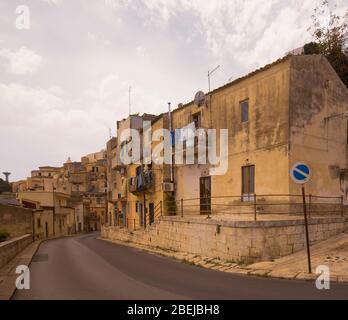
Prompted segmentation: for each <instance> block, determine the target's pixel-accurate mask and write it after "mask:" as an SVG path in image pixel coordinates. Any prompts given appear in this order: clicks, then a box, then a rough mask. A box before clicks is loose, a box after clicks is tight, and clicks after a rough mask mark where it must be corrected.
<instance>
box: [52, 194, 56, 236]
mask: <svg viewBox="0 0 348 320" xmlns="http://www.w3.org/2000/svg"><path fill="white" fill-rule="evenodd" d="M55 189H56V188H55V187H53V192H52V195H53V236H54V237H55V236H56V203H55V195H54V191H55Z"/></svg>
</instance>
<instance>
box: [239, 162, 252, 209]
mask: <svg viewBox="0 0 348 320" xmlns="http://www.w3.org/2000/svg"><path fill="white" fill-rule="evenodd" d="M254 195H255V166H254V165H252V166H245V167H242V201H243V202H251V201H254V198H255V196H254Z"/></svg>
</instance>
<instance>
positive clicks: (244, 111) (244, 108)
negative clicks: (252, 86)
mask: <svg viewBox="0 0 348 320" xmlns="http://www.w3.org/2000/svg"><path fill="white" fill-rule="evenodd" d="M240 110H241V117H242V123H245V122H248V121H249V100H245V101H242V102H241V103H240Z"/></svg>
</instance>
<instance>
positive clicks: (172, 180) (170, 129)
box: [168, 102, 175, 182]
mask: <svg viewBox="0 0 348 320" xmlns="http://www.w3.org/2000/svg"><path fill="white" fill-rule="evenodd" d="M168 122H169V132H170V135H171V137H172V128H173V125H172V110H171V103H170V102H168ZM174 136H175V135H174ZM171 147H172V155H171V157H172V161H171V164H170V182H174V164H173V163H174V161H173V159H174V156H173V146H171Z"/></svg>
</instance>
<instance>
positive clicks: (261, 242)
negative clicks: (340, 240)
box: [102, 217, 348, 263]
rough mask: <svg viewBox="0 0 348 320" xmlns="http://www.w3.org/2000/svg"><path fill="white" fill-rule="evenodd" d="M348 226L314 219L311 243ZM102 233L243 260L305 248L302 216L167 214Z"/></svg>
mask: <svg viewBox="0 0 348 320" xmlns="http://www.w3.org/2000/svg"><path fill="white" fill-rule="evenodd" d="M347 230H348V218H344V217H332V218H314V219H311V221H310V226H309V232H310V240H311V244H313V243H316V242H319V241H323V240H326V239H328V238H330V237H332V236H335V235H337V234H340V233H342V232H345V231H347ZM102 237H104V238H107V239H110V240H119V241H124V242H133V243H137V244H142V245H146V246H151V247H159V248H162V249H169V250H174V251H181V252H188V253H192V254H197V255H201V256H206V257H211V258H219V259H222V260H225V261H234V262H243V263H252V262H257V261H265V260H270V259H274V258H279V257H282V256H286V255H289V254H292V253H295V252H297V251H300V250H302V249H304V248H305V232H304V222H303V221H301V220H284V221H258V222H257V221H256V222H254V221H231V222H221V221H214V220H197V219H190V218H179V217H163V218H162V219H161V220H160V221H159V222H157V223H156V224H154V225H152V226H149V227H148V228H147V229H146V230H138V231H133V232H130V231H128V230H127V229H122V228H119V227H103V228H102Z"/></svg>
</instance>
